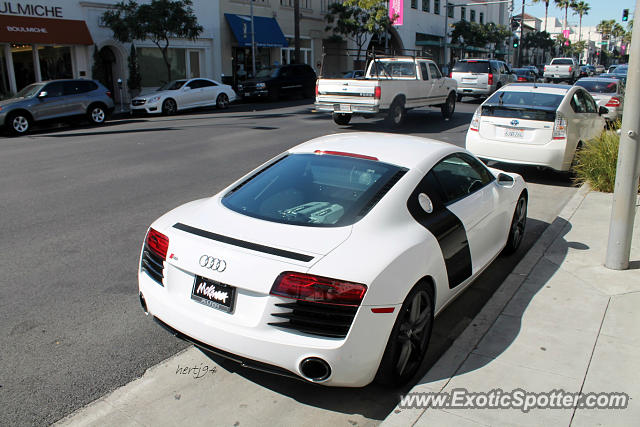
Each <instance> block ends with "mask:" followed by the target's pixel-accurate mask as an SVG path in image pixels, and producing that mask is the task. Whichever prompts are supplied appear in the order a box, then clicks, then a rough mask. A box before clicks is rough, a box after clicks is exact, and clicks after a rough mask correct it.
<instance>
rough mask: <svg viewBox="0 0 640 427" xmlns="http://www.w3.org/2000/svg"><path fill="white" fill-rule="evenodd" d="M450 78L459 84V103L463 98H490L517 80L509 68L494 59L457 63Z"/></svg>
mask: <svg viewBox="0 0 640 427" xmlns="http://www.w3.org/2000/svg"><path fill="white" fill-rule="evenodd" d="M449 77H451V78H452V79H454V80H455V81H457V82H458V90H457V93H458V101H460V100H461V99H462V97H463V96H474V97H480V96H489V95H491V94H492V93H493V92H495V91H496V90H497V89H499V88H501V87H502V86H504V85H507V84H509V83H511V82H513V81H514V80H515V77H514V75H513V72H512V71H511V69H510V68H509V66H508V65H507V64H505V63H504V62H503V61H497V60H494V59H462V60H459V61H456V63H455V64H454V66H453V69H452V72H451V75H450V76H449Z"/></svg>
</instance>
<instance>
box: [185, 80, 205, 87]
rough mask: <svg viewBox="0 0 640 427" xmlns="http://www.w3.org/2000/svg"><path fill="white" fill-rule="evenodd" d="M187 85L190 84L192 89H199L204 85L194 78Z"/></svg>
mask: <svg viewBox="0 0 640 427" xmlns="http://www.w3.org/2000/svg"><path fill="white" fill-rule="evenodd" d="M187 86H189V87H190V88H191V89H198V88H200V87H202V85H201V84H200V80H192V81H190V82H189V83H187Z"/></svg>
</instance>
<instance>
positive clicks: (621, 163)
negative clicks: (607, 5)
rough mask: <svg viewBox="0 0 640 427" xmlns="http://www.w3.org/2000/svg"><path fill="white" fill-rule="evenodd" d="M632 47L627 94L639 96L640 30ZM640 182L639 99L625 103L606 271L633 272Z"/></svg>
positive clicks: (638, 7) (638, 2) (638, 8)
mask: <svg viewBox="0 0 640 427" xmlns="http://www.w3.org/2000/svg"><path fill="white" fill-rule="evenodd" d="M639 13H640V0H636V9H635V16H640V15H639ZM634 24H635V23H634ZM634 26H635V25H634ZM631 47H632V49H631V52H629V71H628V75H627V90H626V92H627V93H630V94H632V93H638V90H640V29H639V30H638V31H634V32H633V35H632V39H631ZM639 179H640V99H638V97H637V96H630V97H628V100H627V102H625V106H624V115H623V116H622V128H621V133H620V148H619V149H618V165H617V169H616V184H615V187H614V191H613V207H612V210H611V222H610V224H609V242H608V245H607V258H606V261H605V267H607V268H610V269H612V270H626V269H628V268H629V256H630V254H631V237H632V235H633V222H634V219H635V215H636V209H637V208H636V204H637V200H638V181H639Z"/></svg>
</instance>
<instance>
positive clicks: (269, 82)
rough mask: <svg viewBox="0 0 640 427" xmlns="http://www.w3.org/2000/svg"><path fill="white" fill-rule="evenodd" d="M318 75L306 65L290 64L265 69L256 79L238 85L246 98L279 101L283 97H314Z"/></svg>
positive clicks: (240, 92)
mask: <svg viewBox="0 0 640 427" xmlns="http://www.w3.org/2000/svg"><path fill="white" fill-rule="evenodd" d="M315 87H316V73H315V71H313V68H311V67H310V66H308V65H306V64H290V65H282V66H279V67H271V68H265V69H263V70H260V71H258V73H257V74H256V78H254V79H249V80H247V81H245V82H242V83H240V84H238V93H239V94H240V95H241V96H244V97H261V96H266V97H269V99H271V100H274V101H275V100H277V99H278V98H280V96H282V95H298V94H300V95H302V96H303V97H305V98H311V97H313V96H314V93H315Z"/></svg>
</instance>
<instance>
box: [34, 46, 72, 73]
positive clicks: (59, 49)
mask: <svg viewBox="0 0 640 427" xmlns="http://www.w3.org/2000/svg"><path fill="white" fill-rule="evenodd" d="M38 59H39V61H40V76H41V77H42V80H56V79H71V78H73V69H72V68H71V48H70V47H69V46H40V47H38Z"/></svg>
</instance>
